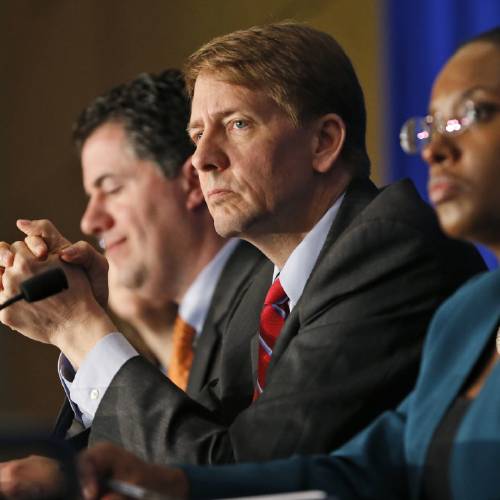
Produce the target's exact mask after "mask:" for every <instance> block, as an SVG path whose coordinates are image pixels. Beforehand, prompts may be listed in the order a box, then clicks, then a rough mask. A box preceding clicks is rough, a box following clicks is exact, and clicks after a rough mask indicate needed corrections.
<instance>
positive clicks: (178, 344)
mask: <svg viewBox="0 0 500 500" xmlns="http://www.w3.org/2000/svg"><path fill="white" fill-rule="evenodd" d="M195 333H196V331H195V329H194V328H193V327H192V326H191V325H190V324H189V323H186V322H185V321H184V320H183V319H182V318H181V317H180V316H177V318H176V320H175V324H174V333H173V337H172V355H171V357H170V364H169V366H168V373H167V374H168V377H169V378H170V380H172V382H173V383H174V384H175V385H177V386H178V387H180V388H181V389H182V390H183V391H185V390H186V388H187V383H188V378H189V371H190V370H191V365H192V364H193V340H194V336H195Z"/></svg>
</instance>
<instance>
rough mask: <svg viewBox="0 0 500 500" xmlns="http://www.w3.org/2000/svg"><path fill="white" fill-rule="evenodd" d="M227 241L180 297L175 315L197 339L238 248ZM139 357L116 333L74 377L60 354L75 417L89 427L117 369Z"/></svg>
mask: <svg viewBox="0 0 500 500" xmlns="http://www.w3.org/2000/svg"><path fill="white" fill-rule="evenodd" d="M238 241H239V240H238V239H231V240H229V241H228V242H227V243H226V244H225V245H224V246H223V247H222V248H221V249H220V250H219V252H217V254H216V255H215V257H214V258H213V259H212V260H211V261H210V262H209V263H208V264H207V265H206V266H205V268H204V269H203V270H202V271H201V273H200V274H198V276H197V277H196V279H195V280H194V282H193V283H192V284H191V286H190V287H189V289H188V291H187V292H186V294H185V295H184V297H183V299H182V302H181V304H180V305H179V314H180V316H181V317H182V319H183V320H184V321H186V322H187V323H189V324H190V325H191V326H193V328H194V329H195V330H196V335H199V334H200V333H201V331H202V329H203V324H204V322H205V319H206V317H207V314H208V310H209V308H210V304H211V302H212V296H213V293H214V291H215V287H216V285H217V281H218V280H219V277H220V275H221V273H222V270H223V269H224V265H225V264H226V262H227V260H228V259H229V257H230V256H231V255H232V253H233V252H234V250H235V249H236V246H237V244H238ZM138 355H139V353H138V352H137V351H136V350H135V349H134V348H133V347H132V346H131V345H130V343H129V342H128V341H127V339H126V338H125V337H124V336H123V335H122V334H121V333H119V332H112V333H109V334H108V335H106V336H105V337H104V338H102V339H101V340H100V341H99V342H98V343H97V344H96V345H95V346H94V348H93V349H92V350H91V351H90V352H89V353H88V354H87V356H86V357H85V359H84V360H83V363H82V365H81V366H80V368H79V370H78V371H77V372H76V373H75V371H74V369H73V367H72V366H71V363H70V362H69V361H68V359H67V358H66V357H65V356H64V355H63V354H61V355H60V356H59V362H58V372H59V378H60V379H61V382H62V385H63V388H64V391H65V393H66V396H67V398H68V400H69V402H70V404H71V407H72V409H73V412H74V413H75V417H76V418H77V419H78V420H79V421H80V422H81V423H82V424H83V425H84V426H85V427H90V426H91V425H92V421H93V419H94V415H95V413H96V411H97V408H98V406H99V403H100V402H101V399H102V397H103V396H104V394H105V392H106V390H107V388H108V387H109V385H110V384H111V381H112V380H113V378H114V377H115V375H116V374H117V373H118V371H119V370H120V368H121V367H122V366H123V365H124V364H125V363H126V362H127V361H128V360H129V359H131V358H133V357H135V356H138Z"/></svg>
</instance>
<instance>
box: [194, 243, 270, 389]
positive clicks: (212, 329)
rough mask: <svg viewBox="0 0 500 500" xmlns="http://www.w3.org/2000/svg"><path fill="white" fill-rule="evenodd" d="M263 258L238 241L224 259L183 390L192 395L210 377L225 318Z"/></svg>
mask: <svg viewBox="0 0 500 500" xmlns="http://www.w3.org/2000/svg"><path fill="white" fill-rule="evenodd" d="M266 261H267V259H265V257H264V256H263V255H262V254H261V253H260V252H259V251H258V250H257V249H256V248H254V247H253V246H252V245H250V244H249V243H246V242H244V241H241V242H240V243H239V244H238V246H237V247H236V249H235V251H234V252H233V254H232V255H231V257H230V258H229V259H228V261H227V263H226V265H225V266H224V270H223V271H222V273H221V275H220V278H219V281H218V283H217V286H216V288H215V291H214V295H213V297H212V301H211V305H210V309H209V311H208V313H207V318H206V320H205V324H204V326H203V330H202V332H201V333H200V335H199V337H198V339H197V341H196V344H195V357H194V361H193V365H192V367H191V372H190V374H189V380H188V386H187V392H188V394H190V395H194V394H196V393H197V392H199V391H200V390H201V389H202V388H203V386H204V385H205V384H206V383H207V382H209V379H210V378H212V376H213V375H215V374H214V373H213V370H214V368H215V366H214V365H215V364H216V362H217V356H218V352H219V350H220V344H221V342H222V335H223V333H224V330H225V327H226V319H227V318H228V316H229V313H230V311H231V310H232V308H233V307H235V305H236V303H237V301H238V297H239V296H240V295H241V294H242V292H243V290H244V289H246V285H247V284H248V282H249V281H250V276H251V274H252V273H253V272H255V270H256V269H257V268H258V267H259V265H261V264H262V263H263V262H266Z"/></svg>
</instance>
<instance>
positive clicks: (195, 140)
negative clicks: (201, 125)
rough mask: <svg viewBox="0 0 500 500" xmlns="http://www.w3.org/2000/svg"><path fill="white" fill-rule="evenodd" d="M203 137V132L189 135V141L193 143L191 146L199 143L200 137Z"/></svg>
mask: <svg viewBox="0 0 500 500" xmlns="http://www.w3.org/2000/svg"><path fill="white" fill-rule="evenodd" d="M202 135H203V132H196V133H194V134H192V135H191V141H193V144H195V145H196V144H198V142H200V139H201V136H202Z"/></svg>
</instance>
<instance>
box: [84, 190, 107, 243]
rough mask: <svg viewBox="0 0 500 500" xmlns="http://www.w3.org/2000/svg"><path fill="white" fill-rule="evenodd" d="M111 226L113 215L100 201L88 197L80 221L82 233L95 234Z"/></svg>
mask: <svg viewBox="0 0 500 500" xmlns="http://www.w3.org/2000/svg"><path fill="white" fill-rule="evenodd" d="M112 226H113V217H111V215H110V214H109V212H108V211H107V210H106V209H105V207H104V205H103V203H102V202H101V201H98V200H95V199H92V198H91V199H90V200H89V202H88V203H87V208H86V209H85V212H84V213H83V216H82V220H81V221H80V228H81V230H82V232H83V233H85V234H88V235H92V236H96V235H100V234H102V233H103V232H104V231H107V230H108V229H110V228H111V227H112Z"/></svg>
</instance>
